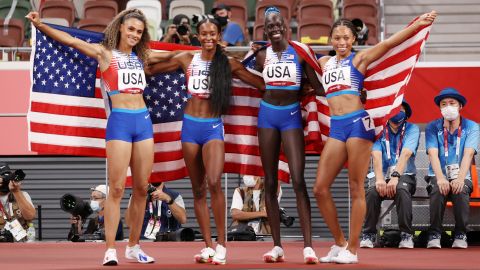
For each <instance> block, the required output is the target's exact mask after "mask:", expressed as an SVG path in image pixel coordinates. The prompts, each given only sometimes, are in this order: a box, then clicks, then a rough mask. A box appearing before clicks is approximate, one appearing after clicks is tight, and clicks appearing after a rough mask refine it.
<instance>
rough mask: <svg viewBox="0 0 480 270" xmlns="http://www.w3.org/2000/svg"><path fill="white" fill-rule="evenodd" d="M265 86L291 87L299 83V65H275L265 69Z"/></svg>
mask: <svg viewBox="0 0 480 270" xmlns="http://www.w3.org/2000/svg"><path fill="white" fill-rule="evenodd" d="M263 79H264V80H265V84H267V85H270V86H291V85H296V83H297V65H296V64H295V63H275V64H270V65H266V66H265V68H264V69H263Z"/></svg>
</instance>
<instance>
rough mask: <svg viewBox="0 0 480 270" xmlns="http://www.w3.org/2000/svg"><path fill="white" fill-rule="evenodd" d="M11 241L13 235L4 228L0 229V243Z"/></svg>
mask: <svg viewBox="0 0 480 270" xmlns="http://www.w3.org/2000/svg"><path fill="white" fill-rule="evenodd" d="M2 242H3V243H13V235H12V233H11V232H10V231H8V230H6V229H0V243H2Z"/></svg>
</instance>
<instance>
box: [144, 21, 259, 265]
mask: <svg viewBox="0 0 480 270" xmlns="http://www.w3.org/2000/svg"><path fill="white" fill-rule="evenodd" d="M220 29H221V28H220V24H219V23H218V21H217V20H215V19H210V18H207V19H204V20H202V21H200V22H199V23H198V24H197V33H198V39H199V40H200V43H201V47H202V48H201V51H187V52H181V53H179V54H176V55H174V56H173V55H172V54H171V53H166V54H167V55H169V56H171V58H169V57H166V58H169V59H168V61H163V62H160V63H157V64H155V65H153V66H152V67H151V69H150V72H152V73H157V72H168V71H174V70H177V69H178V68H182V69H183V71H184V72H185V74H186V75H187V82H188V86H187V90H188V96H189V97H190V98H189V100H188V102H187V105H186V107H185V110H184V116H183V125H182V135H181V140H182V150H183V158H184V160H185V164H186V166H187V170H188V173H189V177H190V181H191V183H192V190H193V197H194V207H195V215H196V217H197V220H198V224H199V225H200V230H201V232H202V235H203V239H204V241H205V245H206V247H205V248H204V249H202V251H201V253H200V254H197V255H195V261H196V262H198V263H207V262H212V263H213V264H225V263H226V248H225V238H226V237H225V236H226V235H225V211H226V204H225V195H224V193H223V191H222V185H221V177H222V172H223V166H224V163H225V147H224V138H223V134H224V131H223V122H222V118H221V116H222V114H224V113H226V111H227V109H228V107H229V102H230V92H231V81H232V75H235V76H236V77H238V78H239V79H241V80H242V81H244V82H246V83H248V84H250V85H252V86H254V87H255V88H258V89H260V90H263V89H264V88H265V84H264V82H263V79H262V77H260V76H256V75H253V74H252V73H250V72H249V71H247V70H246V69H245V67H244V66H243V65H242V64H241V63H240V62H238V61H237V60H235V59H234V58H228V57H227V56H226V55H225V54H224V53H223V52H222V48H221V47H220V45H219V44H218V41H219V39H220V34H221V30H220ZM207 187H208V189H209V191H210V196H211V200H212V202H211V208H212V211H213V217H214V219H215V224H216V226H217V235H218V237H217V239H218V240H217V241H218V244H217V246H216V249H215V250H214V249H213V248H212V247H213V245H212V239H211V229H210V213H209V209H208V205H207Z"/></svg>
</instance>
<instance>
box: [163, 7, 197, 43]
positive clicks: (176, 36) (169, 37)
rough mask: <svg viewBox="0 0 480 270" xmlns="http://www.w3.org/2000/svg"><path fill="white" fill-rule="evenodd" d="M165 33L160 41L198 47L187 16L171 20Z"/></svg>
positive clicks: (179, 16)
mask: <svg viewBox="0 0 480 270" xmlns="http://www.w3.org/2000/svg"><path fill="white" fill-rule="evenodd" d="M165 32H166V33H165V35H163V37H162V38H161V39H160V41H163V42H168V43H175V44H183V45H192V46H200V42H199V41H198V38H197V37H196V36H195V35H193V32H192V27H191V25H190V19H189V18H188V17H187V15H184V14H178V15H176V16H175V17H174V18H173V20H172V24H170V25H169V26H168V27H167V30H166V31H165Z"/></svg>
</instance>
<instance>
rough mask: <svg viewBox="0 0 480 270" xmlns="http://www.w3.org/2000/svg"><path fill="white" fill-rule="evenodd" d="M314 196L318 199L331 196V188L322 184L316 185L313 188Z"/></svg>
mask: <svg viewBox="0 0 480 270" xmlns="http://www.w3.org/2000/svg"><path fill="white" fill-rule="evenodd" d="M313 194H314V195H315V197H317V198H325V197H329V196H331V192H330V187H329V186H326V185H321V184H315V186H314V187H313Z"/></svg>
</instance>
